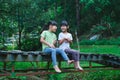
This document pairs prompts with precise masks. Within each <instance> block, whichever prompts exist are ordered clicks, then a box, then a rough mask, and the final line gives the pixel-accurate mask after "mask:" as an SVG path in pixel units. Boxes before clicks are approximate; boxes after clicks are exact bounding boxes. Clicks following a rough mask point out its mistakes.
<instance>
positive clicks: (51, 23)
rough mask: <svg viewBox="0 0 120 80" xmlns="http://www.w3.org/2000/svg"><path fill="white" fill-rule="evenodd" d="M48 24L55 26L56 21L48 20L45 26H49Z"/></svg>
mask: <svg viewBox="0 0 120 80" xmlns="http://www.w3.org/2000/svg"><path fill="white" fill-rule="evenodd" d="M50 25H52V26H57V22H56V21H49V22H48V24H47V26H48V27H49V26H50Z"/></svg>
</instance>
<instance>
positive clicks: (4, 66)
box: [3, 62, 7, 71]
mask: <svg viewBox="0 0 120 80" xmlns="http://www.w3.org/2000/svg"><path fill="white" fill-rule="evenodd" d="M6 65H7V62H3V70H5V71H6Z"/></svg>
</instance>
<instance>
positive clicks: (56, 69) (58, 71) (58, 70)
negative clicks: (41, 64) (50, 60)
mask: <svg viewBox="0 0 120 80" xmlns="http://www.w3.org/2000/svg"><path fill="white" fill-rule="evenodd" d="M53 68H54V69H55V71H56V72H57V73H61V70H60V69H59V67H58V66H57V65H55V66H54V67H53Z"/></svg>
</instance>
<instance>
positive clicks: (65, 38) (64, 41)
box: [58, 21, 83, 71]
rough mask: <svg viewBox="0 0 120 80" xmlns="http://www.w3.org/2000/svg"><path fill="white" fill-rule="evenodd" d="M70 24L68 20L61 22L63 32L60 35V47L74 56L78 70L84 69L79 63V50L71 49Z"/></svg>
mask: <svg viewBox="0 0 120 80" xmlns="http://www.w3.org/2000/svg"><path fill="white" fill-rule="evenodd" d="M68 28H69V25H68V23H67V21H62V22H61V30H62V32H61V33H60V34H59V36H58V40H59V44H60V46H59V48H61V49H63V50H64V51H65V52H66V53H68V54H70V55H71V56H72V60H74V67H75V68H76V69H78V70H81V71H82V70H83V69H82V67H81V66H80V65H79V55H80V53H79V51H77V50H74V49H71V48H70V43H72V40H73V38H72V34H70V33H68V31H67V30H68Z"/></svg>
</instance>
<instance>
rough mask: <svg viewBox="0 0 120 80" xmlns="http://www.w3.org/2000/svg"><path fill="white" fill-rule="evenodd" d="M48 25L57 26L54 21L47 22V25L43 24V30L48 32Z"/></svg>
mask: <svg viewBox="0 0 120 80" xmlns="http://www.w3.org/2000/svg"><path fill="white" fill-rule="evenodd" d="M50 25H52V26H56V25H57V22H56V21H49V22H48V23H47V24H45V26H44V29H43V30H48V29H49V26H50Z"/></svg>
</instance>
